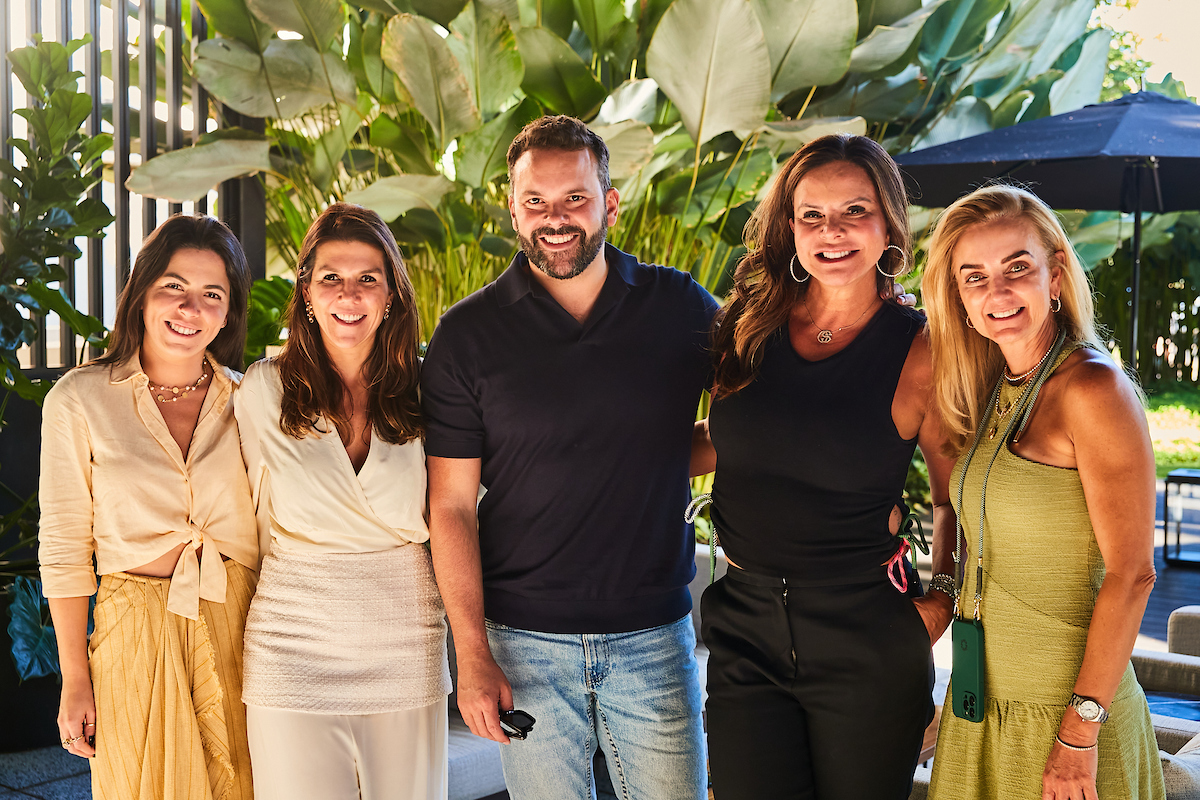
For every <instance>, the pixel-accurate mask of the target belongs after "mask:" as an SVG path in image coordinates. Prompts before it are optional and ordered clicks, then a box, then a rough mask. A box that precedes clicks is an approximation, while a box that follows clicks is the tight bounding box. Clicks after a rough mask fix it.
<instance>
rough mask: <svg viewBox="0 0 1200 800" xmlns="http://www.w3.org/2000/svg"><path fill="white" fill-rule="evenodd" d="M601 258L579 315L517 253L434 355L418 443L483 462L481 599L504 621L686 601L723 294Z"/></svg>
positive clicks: (662, 610) (425, 372) (578, 627)
mask: <svg viewBox="0 0 1200 800" xmlns="http://www.w3.org/2000/svg"><path fill="white" fill-rule="evenodd" d="M604 254H605V258H606V260H607V263H608V275H607V277H606V279H605V282H604V286H603V288H602V289H601V291H600V295H599V297H598V298H597V300H596V304H595V306H594V307H593V309H592V312H591V314H590V316H589V317H588V319H587V321H586V322H584V323H582V324H581V323H579V322H578V321H577V320H575V318H574V317H572V316H571V315H570V314H568V313H567V312H566V310H564V309H563V308H562V306H560V305H559V304H558V302H557V301H555V300H554V299H553V298H552V297H551V296H550V294H549V293H547V292H546V291H545V290H544V289H542V287H541V286H540V285H539V284H538V283H537V281H535V280H534V279H533V278H532V277H531V276H530V274H529V270H530V267H529V262H528V260H527V259H526V258H525V256H524V254H518V255H517V257H516V258H515V259H513V262H512V264H510V265H509V267H508V269H506V270H505V271H504V273H503V274H501V275H500V277H499V278H497V279H496V281H495V282H494V283H492V284H490V285H488V286H486V287H484V288H483V289H481V290H479V291H478V292H475V293H474V294H472V295H471V296H470V297H467V298H465V299H464V300H462V302H460V303H457V304H455V305H454V307H453V308H451V309H450V310H449V311H447V312H446V314H445V316H444V317H443V318H442V320H441V323H440V324H439V325H438V327H437V330H436V331H435V332H434V335H433V339H432V341H431V342H430V343H429V351H428V353H427V354H426V356H425V362H424V365H423V368H422V373H421V397H422V403H423V406H424V411H425V418H426V440H425V452H426V453H427V454H428V455H431V456H441V457H446V458H480V459H482V477H481V480H482V483H483V485H484V487H486V489H487V493H486V494H485V495H484V497H483V499H482V500H481V501H480V504H479V545H480V555H481V559H482V564H483V591H484V613H485V615H486V616H487V618H488V619H490V620H493V621H495V622H498V623H500V624H502V625H508V626H509V627H514V628H521V629H525V630H535V631H544V632H549V633H616V632H623V631H635V630H641V629H643V628H651V627H655V626H657V625H664V624H667V623H669V622H674V621H675V620H677V619H679V618H680V617H682V616H684V615H685V614H687V613H688V611H689V610H690V609H691V596H690V595H689V593H688V589H687V585H688V583H689V582H690V581H691V579H692V577H693V576H694V575H695V563H694V556H695V546H694V541H695V540H694V538H693V536H694V535H693V532H692V527H691V525H688V524H686V523H685V522H684V521H683V511H684V508H685V507H686V506H687V503H688V502H689V498H690V493H689V489H688V462H689V457H690V453H691V439H692V423H693V422H694V421H695V415H696V405H697V402H698V401H699V398H700V394H701V392H702V390H703V389H704V388H705V386H706V384H707V382H708V380H709V374H710V359H709V355H708V349H707V346H708V340H709V327H710V325H711V322H712V318H713V314H714V313H715V312H716V309H717V302H716V300H714V299H713V297H712V295H710V294H709V293H708V292H707V291H705V290H704V289H703V288H702V287H701V286H700V285H699V284H697V283H696V282H695V281H694V280H692V276H691V275H689V274H687V273H686V272H680V271H678V270H675V269H670V268H667V267H656V266H650V265H646V264H642V263H639V262H638V261H637V259H635V258H634V257H633V256H630V255H628V254H626V253H623V252H621V251H620V250H618V249H616V248H615V247H613V246H611V245H605V251H604Z"/></svg>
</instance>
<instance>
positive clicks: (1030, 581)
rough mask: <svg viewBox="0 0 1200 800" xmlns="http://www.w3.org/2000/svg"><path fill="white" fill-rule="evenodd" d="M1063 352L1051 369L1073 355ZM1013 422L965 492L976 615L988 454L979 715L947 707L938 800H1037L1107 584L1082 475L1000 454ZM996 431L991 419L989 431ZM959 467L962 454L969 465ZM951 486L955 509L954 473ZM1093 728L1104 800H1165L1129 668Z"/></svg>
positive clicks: (989, 445) (979, 461)
mask: <svg viewBox="0 0 1200 800" xmlns="http://www.w3.org/2000/svg"><path fill="white" fill-rule="evenodd" d="M1078 347H1079V346H1078V345H1076V346H1074V347H1073V346H1071V345H1070V344H1068V345H1067V346H1066V347H1065V348H1064V350H1063V353H1062V354H1061V355H1060V356H1059V357H1058V359H1057V362H1056V363H1055V365H1054V366H1055V369H1057V368H1058V366H1059V365H1060V364H1061V363H1062V362H1063V360H1064V359H1065V358H1066V357H1067V356H1068V355H1070V354H1071V352H1073V351H1074V350H1076V349H1078ZM1024 388H1025V387H1024V386H1015V387H1014V386H1010V385H1009V384H1008V383H1007V382H1005V385H1004V388H1003V389H1002V390H1001V394H1000V402H999V403H998V406H999V407H1000V408H1002V409H1003V408H1004V407H1005V406H1006V405H1009V404H1013V403H1015V402H1016V401H1017V400H1018V399H1019V398H1020V396H1021V393H1022V391H1023V390H1024ZM1008 421H1009V420H1008V417H1007V415H1006V417H1005V418H1004V419H1003V420H1001V423H1002V424H1001V425H1000V426H999V431H1000V432H999V433H997V435H996V437H995V438H994V439H992V440H989V439H988V438H987V436H986V435H985V436H984V437H983V439H982V440H981V441H980V444H979V449H978V450H977V452H976V453H975V457H974V458H973V459H972V461H971V465H970V468H969V470H968V472H967V480H966V484H965V486H964V488H963V498H962V503H963V507H962V508H958V507H957V505H956V507H955V511H956V512H957V513H958V514H959V519H961V520H962V526H963V533H964V536H965V538H966V546H967V548H968V551H969V553H970V555H969V556H968V557H967V559H966V560H965V561H964V566H965V567H966V569H964V570H963V572H964V573H965V586H963V589H962V595H961V598H960V605H961V608H962V610H963V614H964V615H970V614H971V613H973V609H974V598H975V563H976V561H975V559H976V549H977V548H978V545H979V492H980V487H981V486H982V484H983V478H984V473H985V471H986V470H987V466H988V462H990V461H991V458H992V454H993V453H995V452H996V450H997V448H1000V452H999V454H998V455H997V457H996V461H995V463H994V464H993V466H992V470H991V476H990V477H989V478H988V485H987V519H986V521H985V524H984V532H983V571H984V578H983V602H982V604H981V607H980V608H981V619H982V620H983V639H984V659H985V664H986V667H985V668H986V672H985V678H984V680H985V693H986V702H985V705H986V714H985V716H984V719H983V721H982V722H978V723H976V722H968V721H966V720H963V719H959V718H958V717H956V716H954V712H953V711H952V710H951V704H950V696H949V695H947V697H946V700H945V706H944V711H943V714H942V718H941V727H940V730H939V732H938V742H937V752H936V753H935V755H934V759H933V777H932V781H931V784H930V794H929V796H930V798H933V800H972V798H980V800H982V799H983V798H1003V800H1025V798H1029V800H1040V798H1041V796H1042V770H1043V769H1044V768H1045V766H1046V759H1047V757H1048V756H1049V755H1050V748H1051V745H1053V743H1054V736H1055V734H1056V733H1058V726H1059V722H1060V721H1061V720H1062V714H1063V710H1064V709H1065V708H1066V706H1067V702H1068V701H1069V700H1070V699H1071V692H1072V689H1073V687H1074V685H1075V678H1076V676H1077V675H1078V673H1079V666H1080V664H1081V663H1082V661H1083V650H1084V645H1085V643H1086V640H1087V632H1088V625H1089V623H1090V622H1091V616H1092V606H1093V604H1094V602H1095V599H1096V593H1097V592H1098V591H1099V589H1100V583H1101V582H1102V581H1103V580H1104V561H1103V559H1102V558H1101V556H1100V550H1099V548H1098V547H1097V546H1096V538H1095V536H1094V535H1093V533H1092V525H1091V521H1090V520H1089V518H1088V510H1087V504H1086V502H1085V500H1084V495H1083V487H1082V485H1081V484H1080V482H1079V473H1078V472H1077V471H1076V470H1074V469H1064V468H1062V467H1052V466H1049V465H1046V464H1039V463H1036V462H1033V461H1029V460H1027V459H1024V458H1021V457H1020V456H1017V455H1015V454H1014V453H1013V452H1012V451H1011V450H1010V449H1009V448H1008V447H1003V446H1002V445H1004V442H1003V441H1002V439H1003V431H1004V430H1005V427H1006V423H1007V422H1008ZM984 424H986V425H987V426H988V427H987V430H991V429H992V427H993V426H995V425H996V424H997V419H996V415H995V413H993V414H992V415H991V416H990V418H989V419H988V420H986V421H985V423H984ZM964 458H965V456H964ZM964 458H960V459H959V463H958V464H957V465H955V468H954V471H953V473H952V475H951V479H950V495H951V499H952V500H953V501H954V502H955V504H957V503H958V482H959V474H960V473H959V471H960V470H961V469H962V466H963V460H964ZM1109 715H1110V716H1109V719H1108V721H1107V722H1105V723H1104V725H1103V727H1101V729H1100V740H1099V745H1100V750H1099V754H1098V755H1099V769H1098V772H1097V776H1096V786H1097V790H1098V792H1099V796H1100V798H1101V800H1118V798H1119V799H1120V800H1128V799H1141V798H1163V797H1165V790H1164V788H1163V776H1162V766H1161V763H1160V762H1159V757H1158V747H1157V745H1156V743H1155V740H1154V729H1153V727H1152V725H1151V723H1150V711H1149V709H1148V708H1147V706H1146V697H1145V695H1144V694H1142V689H1141V687H1140V686H1139V685H1138V683H1137V679H1136V678H1135V677H1134V674H1133V667H1132V665H1130V666H1127V667H1126V669H1125V675H1124V677H1123V678H1122V679H1121V684H1120V687H1119V688H1118V689H1117V694H1116V697H1115V699H1114V700H1113V702H1112V705H1111V706H1110V707H1109Z"/></svg>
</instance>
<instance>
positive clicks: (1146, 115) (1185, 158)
mask: <svg viewBox="0 0 1200 800" xmlns="http://www.w3.org/2000/svg"><path fill="white" fill-rule="evenodd" d="M896 161H897V163H899V164H900V167H901V171H902V172H903V173H904V175H905V181H906V182H907V183H908V188H909V192H910V196H911V197H912V198H913V202H914V203H917V204H919V205H923V206H928V207H932V208H937V207H940V206H947V205H949V204H950V203H952V202H954V201H955V200H957V199H958V198H959V197H961V196H962V195H964V194H966V193H967V192H969V191H971V190H972V189H975V188H977V187H979V186H982V185H984V184H986V183H988V182H989V181H993V180H1004V179H1011V180H1014V181H1020V182H1021V183H1023V184H1025V185H1026V186H1027V187H1028V188H1029V189H1030V190H1032V191H1033V192H1034V193H1035V194H1037V195H1038V196H1039V197H1040V198H1042V200H1044V201H1046V203H1047V204H1048V205H1050V206H1051V207H1052V208H1078V209H1084V210H1088V211H1123V212H1132V213H1133V215H1134V217H1133V219H1134V228H1133V243H1132V246H1133V275H1132V276H1131V277H1132V279H1131V281H1130V286H1131V288H1132V300H1133V307H1132V309H1131V312H1132V313H1131V314H1130V328H1131V331H1130V339H1129V341H1130V353H1129V360H1130V363H1131V364H1132V365H1133V368H1134V369H1135V370H1136V369H1137V309H1138V282H1139V279H1140V270H1141V233H1142V211H1143V210H1146V211H1151V212H1159V213H1161V212H1166V211H1187V210H1195V209H1200V107H1198V106H1197V105H1196V104H1195V103H1192V102H1189V101H1187V100H1173V99H1170V98H1167V97H1164V96H1162V95H1160V94H1155V93H1154V92H1138V93H1136V94H1130V95H1126V96H1125V97H1122V98H1120V99H1119V100H1113V101H1111V102H1108V103H1101V104H1099V105H1091V106H1085V107H1084V108H1081V109H1079V110H1077V111H1071V112H1068V113H1066V114H1058V115H1056V116H1053V117H1043V118H1042V119H1037V120H1033V121H1032V122H1022V123H1020V124H1018V125H1012V126H1010V127H1007V128H1000V129H999V130H995V131H991V132H989V133H984V134H980V135H979V136H972V137H970V138H967V139H960V140H958V141H954V142H948V143H946V144H942V145H937V146H935V147H928V148H925V149H923V150H916V151H914V152H911V153H906V154H904V155H902V156H899V157H897V158H896Z"/></svg>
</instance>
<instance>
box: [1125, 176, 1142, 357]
mask: <svg viewBox="0 0 1200 800" xmlns="http://www.w3.org/2000/svg"><path fill="white" fill-rule="evenodd" d="M1133 195H1134V201H1133V278H1132V280H1131V281H1130V290H1131V292H1132V303H1133V304H1132V306H1130V309H1129V356H1128V359H1127V360H1128V362H1129V364H1130V366H1131V367H1133V372H1134V374H1137V371H1138V344H1137V342H1138V294H1139V292H1138V289H1139V287H1140V284H1141V281H1142V165H1141V164H1135V165H1134V167H1133Z"/></svg>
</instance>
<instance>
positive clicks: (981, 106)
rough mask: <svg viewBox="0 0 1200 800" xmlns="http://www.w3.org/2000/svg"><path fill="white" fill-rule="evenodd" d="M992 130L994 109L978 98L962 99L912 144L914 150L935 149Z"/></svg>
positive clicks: (968, 97)
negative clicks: (937, 146) (936, 146)
mask: <svg viewBox="0 0 1200 800" xmlns="http://www.w3.org/2000/svg"><path fill="white" fill-rule="evenodd" d="M991 129H992V109H991V107H990V106H988V104H987V103H985V102H983V101H982V100H980V99H979V98H978V97H971V96H967V97H960V98H959V99H958V101H957V102H956V103H955V104H954V105H953V106H951V107H950V109H949V110H948V111H947V112H946V113H945V114H943V115H942V117H941V118H940V119H938V121H937V122H936V123H935V124H934V125H933V126H932V127H931V128H928V129H927V130H925V132H924V133H922V134H921V136H919V137H918V138H917V139H915V140H914V141H913V143H912V149H913V150H920V149H922V148H925V147H933V146H935V145H939V144H945V143H946V142H953V141H956V140H958V139H966V138H967V137H968V136H976V135H978V134H980V133H987V132H988V131H990V130H991Z"/></svg>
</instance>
